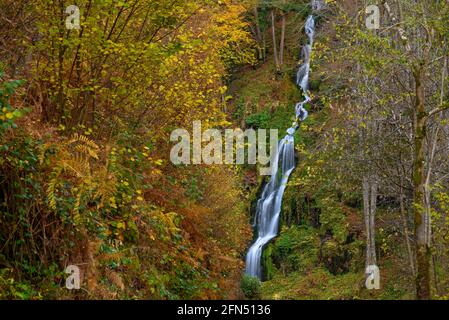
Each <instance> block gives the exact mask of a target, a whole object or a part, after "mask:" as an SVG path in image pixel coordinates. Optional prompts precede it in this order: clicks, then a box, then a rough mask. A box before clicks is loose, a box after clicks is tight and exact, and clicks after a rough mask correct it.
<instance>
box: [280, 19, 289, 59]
mask: <svg viewBox="0 0 449 320" xmlns="http://www.w3.org/2000/svg"><path fill="white" fill-rule="evenodd" d="M286 19H287V18H286V14H285V13H282V29H281V46H280V48H279V64H280V65H281V66H282V65H283V64H284V47H285V24H286Z"/></svg>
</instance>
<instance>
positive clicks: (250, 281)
mask: <svg viewBox="0 0 449 320" xmlns="http://www.w3.org/2000/svg"><path fill="white" fill-rule="evenodd" d="M240 288H241V289H242V291H243V293H244V294H245V297H247V298H248V299H258V298H260V281H259V279H258V278H256V277H252V276H248V275H244V276H243V277H242V281H241V282H240Z"/></svg>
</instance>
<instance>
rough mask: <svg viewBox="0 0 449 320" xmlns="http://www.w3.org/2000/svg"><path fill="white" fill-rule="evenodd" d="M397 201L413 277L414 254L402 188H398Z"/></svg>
mask: <svg viewBox="0 0 449 320" xmlns="http://www.w3.org/2000/svg"><path fill="white" fill-rule="evenodd" d="M399 203H400V207H401V217H402V224H403V227H404V236H405V245H406V247H407V254H408V260H409V264H410V271H411V272H412V275H413V277H415V276H416V273H415V261H414V256H413V251H412V246H411V244H410V237H409V236H410V231H409V228H408V214H407V211H406V210H405V205H404V192H403V190H402V187H401V190H400V195H399Z"/></svg>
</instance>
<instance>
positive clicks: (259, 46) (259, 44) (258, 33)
mask: <svg viewBox="0 0 449 320" xmlns="http://www.w3.org/2000/svg"><path fill="white" fill-rule="evenodd" d="M253 12H254V20H255V21H256V23H255V25H256V38H257V49H258V52H259V60H263V58H264V54H263V49H262V42H263V40H262V32H261V30H260V22H259V11H258V10H257V6H256V7H254V10H253Z"/></svg>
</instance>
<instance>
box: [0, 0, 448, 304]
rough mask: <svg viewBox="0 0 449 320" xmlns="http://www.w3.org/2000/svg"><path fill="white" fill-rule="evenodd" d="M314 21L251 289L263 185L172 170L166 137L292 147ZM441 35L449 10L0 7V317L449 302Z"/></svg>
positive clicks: (344, 2)
mask: <svg viewBox="0 0 449 320" xmlns="http://www.w3.org/2000/svg"><path fill="white" fill-rule="evenodd" d="M314 3H315V4H316V3H319V4H320V5H319V6H320V8H319V9H320V10H314V8H313V5H312V4H314ZM370 5H375V7H374V8H377V9H378V12H376V10H375V9H372V7H371V9H372V10H374V11H372V10H371V9H370V10H366V9H367V8H368V7H369V6H370ZM78 9H79V12H78V11H77V10H78ZM77 13H79V24H78V25H77V22H78V21H77V19H76V15H77ZM376 13H378V18H379V22H380V25H379V26H378V28H377V27H376V28H374V29H373V28H369V22H370V20H369V19H372V17H373V16H372V15H373V14H374V15H376ZM309 15H313V16H314V17H315V20H316V24H317V26H316V38H315V41H314V42H313V51H312V56H311V71H310V79H309V92H308V95H310V98H311V101H309V102H308V103H307V104H306V109H307V110H308V112H309V117H308V118H307V119H306V120H305V121H303V122H301V123H300V126H299V130H298V131H297V132H296V133H295V134H294V138H295V142H296V148H295V153H296V154H295V157H296V162H297V166H296V169H295V170H294V171H293V173H292V175H291V177H290V181H289V182H288V185H287V188H286V191H285V194H284V197H283V201H282V211H281V218H280V219H281V224H280V228H279V229H280V230H279V235H278V237H277V238H276V239H274V240H273V241H271V242H270V243H269V244H268V245H267V246H266V247H265V248H264V250H263V254H262V267H263V279H262V280H263V281H260V280H259V279H257V278H252V277H248V276H247V275H245V255H246V253H247V250H248V248H249V246H250V245H251V243H252V241H253V240H254V237H255V228H252V224H253V221H254V215H255V212H256V205H257V199H259V197H260V195H261V191H262V188H263V186H264V185H265V184H266V183H267V181H268V179H269V177H266V176H261V175H260V174H259V168H258V165H253V164H245V165H229V164H227V165H219V164H213V165H208V164H192V165H186V164H174V163H173V162H172V161H171V159H170V154H171V150H172V147H173V145H174V144H175V142H174V141H173V139H172V137H171V133H172V132H173V130H175V129H179V128H182V129H186V130H187V131H189V132H191V131H192V124H193V123H194V122H195V121H201V125H202V129H203V130H207V129H212V128H214V129H219V130H224V129H227V128H241V129H243V130H244V129H249V128H252V129H279V132H280V133H281V135H282V136H283V135H284V132H285V131H286V130H287V129H288V128H289V127H290V126H291V123H292V122H294V121H296V120H297V119H295V116H294V110H295V104H296V103H297V102H298V101H301V100H302V98H303V95H304V92H301V90H300V88H299V87H298V86H297V84H296V83H295V79H296V74H297V70H298V66H299V65H301V63H302V62H303V61H302V59H303V57H302V55H301V48H302V47H303V45H304V44H305V43H306V41H307V39H306V38H307V37H306V35H305V33H304V25H305V22H306V19H307V17H308V16H309ZM73 17H75V18H73ZM373 19H375V17H374V18H373ZM448 22H449V1H447V0H377V1H376V0H373V1H365V0H326V1H318V2H316V1H312V2H311V1H309V0H220V1H216V0H123V1H119V0H101V1H99V0H79V1H76V2H73V3H72V2H70V1H68V0H20V1H17V0H0V299H243V298H246V299H416V298H417V299H449V216H448V214H449V163H448V156H449V121H448V119H449V118H448V115H449V99H448V95H449V88H448V83H449V66H448V59H449V54H448V53H449V46H448V42H447V40H448V38H449V23H448ZM204 142H206V141H203V143H204ZM200 143H201V142H200ZM373 265H375V266H378V268H379V271H380V288H379V289H373V290H369V288H367V287H366V286H365V284H366V283H365V282H366V279H367V274H366V273H365V272H366V268H367V267H368V266H373ZM67 266H77V267H79V269H80V271H81V274H80V275H81V288H80V289H78V290H69V289H67V288H66V278H67V276H68V274H67V273H66V268H67Z"/></svg>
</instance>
